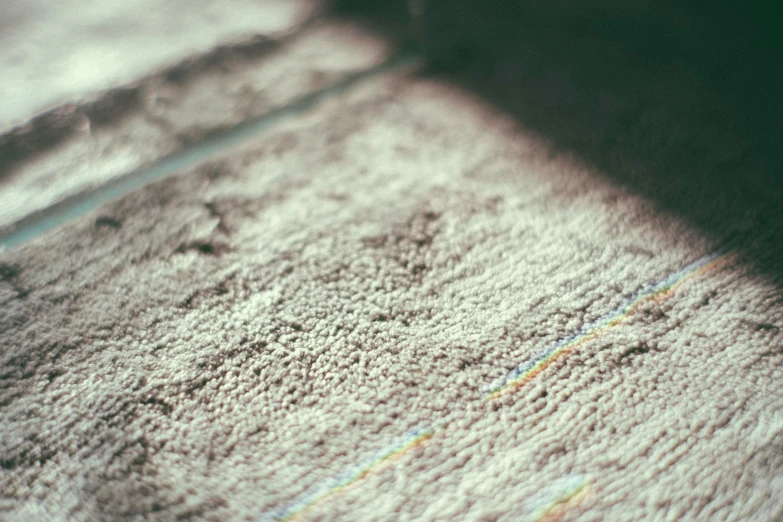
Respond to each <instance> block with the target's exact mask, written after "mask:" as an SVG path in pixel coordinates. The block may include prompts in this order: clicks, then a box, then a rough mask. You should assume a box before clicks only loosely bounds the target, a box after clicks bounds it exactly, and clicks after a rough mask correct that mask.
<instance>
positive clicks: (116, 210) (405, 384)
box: [0, 71, 783, 521]
mask: <svg viewBox="0 0 783 522" xmlns="http://www.w3.org/2000/svg"><path fill="white" fill-rule="evenodd" d="M612 146H614V147H618V146H622V144H619V145H617V144H615V145H612V144H607V147H608V148H611V147H612ZM728 154H731V152H729V153H728ZM737 154H741V151H740V152H737ZM708 197H709V193H708V192H705V196H704V198H708ZM708 204H709V205H711V207H710V208H711V211H712V212H714V213H715V214H723V215H729V216H730V218H731V219H730V221H731V222H732V223H734V225H733V226H732V227H727V228H726V229H725V230H723V231H722V232H721V233H715V231H710V233H707V232H705V231H704V229H703V228H698V227H696V226H695V225H694V224H693V223H691V222H689V221H688V220H686V219H683V217H682V215H679V214H674V213H668V212H666V211H664V210H662V208H661V205H659V204H657V203H656V202H655V201H651V200H650V199H649V198H645V197H642V196H640V195H638V194H636V193H634V192H633V191H631V190H630V189H628V188H624V187H623V186H621V185H620V184H618V183H615V182H614V180H613V179H612V178H610V177H607V176H606V175H605V174H604V173H602V172H601V171H600V170H599V169H598V168H597V167H594V166H590V165H588V164H586V163H585V162H583V161H582V160H580V159H578V158H576V157H574V156H572V155H569V154H568V153H566V152H564V151H563V150H562V149H561V148H559V147H556V146H554V145H553V144H552V143H551V142H550V141H548V140H547V139H545V138H544V137H542V136H540V135H539V134H537V133H536V132H533V131H532V130H531V129H529V128H526V127H525V126H524V125H523V124H520V123H519V122H517V121H515V120H513V119H512V118H511V117H509V116H508V115H506V114H504V113H503V112H501V111H498V110H496V109H494V108H492V107H491V106H490V105H489V104H487V103H486V102H485V101H482V100H481V99H479V98H478V97H476V96H475V95H473V94H470V93H468V92H467V91H465V90H462V89H460V88H458V87H456V86H453V85H451V84H449V83H447V82H445V81H444V80H442V79H439V78H437V77H435V76H432V75H429V74H423V73H418V72H416V71H414V72H399V73H396V74H389V75H386V76H384V77H381V78H376V79H374V80H371V81H367V82H365V84H364V85H362V86H361V87H360V88H358V89H356V90H354V91H353V92H351V93H349V94H346V95H344V96H342V97H341V98H339V99H336V100H332V101H328V102H326V103H325V104H323V105H322V106H321V107H319V108H318V109H317V110H315V111H312V112H310V113H308V114H305V115H303V116H299V117H297V118H293V119H290V120H288V121H287V122H284V123H282V124H280V125H278V126H277V127H275V128H274V129H273V130H269V131H267V132H265V133H263V134H261V135H259V136H257V137H256V138H253V139H252V140H250V141H248V142H247V143H245V144H243V145H240V146H237V147H235V148H234V149H232V150H230V151H226V152H225V153H224V154H223V155H222V156H220V157H218V158H216V159H213V160H210V161H208V162H207V163H206V164H202V165H200V166H198V167H195V168H193V169H190V170H188V171H183V172H181V173H180V174H178V175H176V176H174V177H171V178H168V179H165V180H163V181H159V182H156V183H154V184H152V185H149V186H147V187H145V188H143V189H140V190H137V191H135V192H133V193H132V194H130V195H127V196H125V197H123V198H121V199H120V200H119V201H117V202H115V203H111V204H108V205H105V206H103V207H101V208H100V209H99V210H97V211H94V212H92V213H90V214H88V215H86V216H83V217H81V218H79V219H77V220H75V221H73V222H71V223H69V224H67V225H65V226H63V227H61V228H58V229H57V230H55V231H54V232H52V233H49V234H47V235H44V236H43V237H40V238H38V239H36V240H35V241H32V242H30V243H28V244H26V245H24V246H21V247H19V248H15V249H11V250H8V251H6V252H3V253H2V254H0V255H2V257H1V258H0V276H1V279H0V468H1V469H0V518H2V519H3V520H9V521H30V520H161V521H163V520H180V519H182V520H214V521H223V520H293V519H299V520H509V521H511V520H555V519H560V520H588V521H589V520H621V521H624V520H680V519H682V520H765V521H766V520H780V519H781V516H783V495H781V491H783V388H782V387H781V379H782V378H783V367H782V366H781V364H782V363H783V334H782V333H781V328H782V327H783V294H782V293H781V292H782V290H781V287H780V284H779V281H778V280H777V279H776V273H775V272H774V271H772V272H770V271H769V270H768V269H766V268H764V267H767V268H768V267H770V266H773V267H774V266H777V267H779V266H780V265H779V261H778V260H777V259H770V254H769V245H770V244H777V243H776V242H778V241H779V240H780V237H781V234H783V229H781V228H780V226H779V224H778V223H779V221H775V222H766V223H762V222H760V221H759V219H757V217H756V215H755V214H753V213H747V212H744V213H743V212H739V211H737V209H736V207H735V206H733V203H732V201H731V200H726V201H705V200H701V201H700V200H697V199H694V200H693V205H694V206H702V207H704V206H705V205H708ZM732 212H733V214H732Z"/></svg>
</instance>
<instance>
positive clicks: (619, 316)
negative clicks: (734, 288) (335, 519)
mask: <svg viewBox="0 0 783 522" xmlns="http://www.w3.org/2000/svg"><path fill="white" fill-rule="evenodd" d="M735 250H736V249H735V248H734V247H733V246H726V247H724V248H721V249H720V250H718V251H716V252H714V253H712V254H709V255H707V256H704V257H702V258H700V259H698V260H696V261H694V262H693V263H691V264H689V265H687V266H686V267H685V268H683V269H681V270H679V271H677V272H674V273H673V274H671V275H669V276H667V277H665V278H664V279H662V280H660V281H658V282H656V283H652V284H650V285H647V286H645V287H642V288H641V289H639V290H638V291H637V292H635V293H634V294H632V295H631V296H629V297H627V298H625V299H624V300H623V301H622V302H621V303H620V305H619V306H617V307H616V308H615V309H614V310H612V311H611V312H609V313H607V314H605V315H603V316H601V317H599V318H598V319H596V320H595V321H592V322H590V323H587V324H585V325H583V326H582V327H581V328H579V329H578V330H577V331H575V332H573V333H571V334H569V335H567V336H566V337H563V338H562V339H560V340H558V341H556V342H555V343H553V344H552V345H551V346H550V347H549V348H547V349H545V350H542V351H541V352H539V353H537V354H536V355H534V356H533V357H531V358H530V359H528V360H527V361H525V362H524V363H522V364H520V365H519V366H517V367H516V368H514V369H513V370H512V371H511V372H510V373H509V374H508V375H506V376H505V377H504V378H502V379H500V380H499V381H496V382H495V383H494V384H493V385H491V386H490V387H489V388H488V390H489V391H488V393H487V395H486V396H485V400H487V401H488V400H492V399H495V398H497V397H500V396H501V395H505V394H506V393H509V392H511V391H514V390H516V389H518V388H520V387H521V386H523V385H525V384H526V383H527V382H529V381H530V380H532V379H533V378H534V377H536V376H537V375H538V374H540V373H541V372H543V371H544V370H545V369H546V368H547V367H548V366H549V365H550V364H552V363H553V362H554V361H556V360H557V359H559V358H560V357H563V356H564V355H566V354H568V353H570V352H572V351H574V350H575V349H576V348H578V347H579V346H580V345H582V344H584V343H586V342H588V341H590V340H592V339H595V338H596V337H598V336H600V335H601V334H603V333H605V332H607V331H608V330H610V329H612V328H614V327H615V326H617V325H619V324H621V323H622V322H623V321H625V320H627V319H628V318H630V317H631V316H632V315H633V314H634V312H635V311H636V310H637V309H638V308H639V306H641V305H642V304H644V303H646V302H649V301H653V300H657V299H661V298H665V297H668V296H669V295H671V294H672V292H673V291H674V290H675V289H676V288H677V287H678V286H680V285H682V284H683V283H684V282H685V281H687V280H688V279H691V278H692V277H695V276H697V275H699V274H701V273H704V272H707V271H708V270H711V269H713V268H715V267H717V266H718V265H719V264H721V263H722V262H723V261H725V260H726V259H727V258H728V257H729V256H730V255H731V254H732V253H734V251H735ZM446 428H447V426H446V425H441V426H439V427H437V428H425V429H415V430H413V431H411V432H409V433H408V435H407V436H405V437H403V438H401V439H400V440H398V441H397V442H395V443H394V444H392V445H390V446H388V447H386V448H385V449H384V450H382V451H380V452H378V453H377V454H376V455H375V456H374V457H373V458H371V459H368V460H366V461H365V462H364V463H362V464H359V465H357V466H354V467H352V468H350V469H349V470H347V471H346V472H344V473H343V474H341V475H338V476H336V477H333V478H332V479H330V480H328V481H326V482H325V483H323V484H320V485H318V486H316V487H314V488H312V489H310V490H307V491H305V492H304V493H302V494H301V495H300V496H298V497H296V498H295V499H294V500H292V501H291V502H289V503H288V504H285V505H283V506H281V507H278V508H275V509H273V510H271V511H268V512H266V513H265V514H264V515H262V516H261V518H259V519H258V520H257V522H271V521H283V520H292V519H294V518H297V517H298V516H300V515H303V514H304V513H305V512H306V511H307V510H308V509H310V508H312V507H313V506H315V505H317V504H319V503H320V502H322V501H324V500H326V499H327V498H329V497H331V496H333V495H335V494H337V493H339V492H342V491H345V490H346V489H347V488H349V487H351V486H352V485H354V484H356V483H358V482H360V481H361V480H362V479H364V478H366V477H368V476H369V475H371V474H372V473H373V472H374V471H376V470H379V469H380V468H382V467H383V465H384V464H386V463H388V462H390V461H392V460H394V459H395V458H399V457H401V456H402V455H404V454H405V453H407V452H408V451H410V450H412V449H413V448H415V447H418V446H420V445H422V444H424V443H425V442H426V441H427V440H429V439H431V438H432V437H433V436H434V434H435V433H436V432H441V431H443V430H444V429H446ZM575 477H576V478H579V477H581V476H575ZM589 488H590V484H589V482H587V481H586V480H583V478H582V479H580V480H579V481H576V482H573V481H572V482H571V485H570V486H569V487H567V488H564V489H563V491H561V493H562V494H561V495H560V496H558V497H557V498H555V499H553V500H551V501H550V502H549V503H548V504H545V505H543V504H542V505H541V506H539V508H540V509H539V508H537V509H536V510H535V513H537V514H538V515H536V517H534V518H535V519H536V520H547V519H549V518H551V517H552V516H557V515H556V513H555V512H557V513H559V512H560V511H561V510H562V509H566V508H565V507H564V506H571V505H574V504H575V503H578V502H581V501H582V499H583V498H584V496H586V495H587V494H588V492H589Z"/></svg>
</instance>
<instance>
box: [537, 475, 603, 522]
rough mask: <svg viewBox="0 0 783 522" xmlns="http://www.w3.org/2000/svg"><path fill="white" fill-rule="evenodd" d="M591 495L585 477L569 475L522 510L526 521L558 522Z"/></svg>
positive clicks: (588, 483) (546, 489) (542, 492)
mask: <svg viewBox="0 0 783 522" xmlns="http://www.w3.org/2000/svg"><path fill="white" fill-rule="evenodd" d="M589 493H590V482H589V481H588V480H587V478H586V477H585V476H584V475H578V474H576V475H569V476H567V477H563V478H562V479H560V480H558V481H556V482H555V483H553V484H552V485H551V486H549V487H547V488H545V489H544V490H543V491H541V492H540V493H539V494H538V495H537V496H536V497H535V498H533V499H531V500H530V501H528V502H526V503H525V505H524V506H523V508H522V512H523V514H524V516H525V520H536V521H549V520H557V519H558V518H560V517H562V515H563V514H565V512H566V511H568V510H569V509H571V508H574V507H576V506H577V505H579V504H581V503H582V501H584V499H585V498H586V497H587V495H588V494H589Z"/></svg>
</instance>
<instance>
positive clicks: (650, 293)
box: [486, 248, 733, 400]
mask: <svg viewBox="0 0 783 522" xmlns="http://www.w3.org/2000/svg"><path fill="white" fill-rule="evenodd" d="M732 252H733V249H731V248H725V249H721V250H718V251H717V252H715V253H713V254H710V255H707V256H704V257H702V258H701V259H699V260H697V261H694V262H693V263H691V264H690V265H688V266H686V267H685V268H683V269H682V270H680V271H678V272H675V273H673V274H671V275H669V276H668V277H666V278H665V279H663V280H661V281H659V282H657V283H653V284H651V285H648V286H646V287H643V288H641V289H640V290H639V291H637V292H636V293H635V294H633V295H631V296H630V297H628V298H626V299H625V300H623V302H622V303H621V304H620V306H618V307H617V308H615V309H614V310H612V311H611V312H609V313H607V314H606V315H604V316H602V317H600V318H598V319H597V320H595V321H593V322H592V323H588V324H586V325H584V326H582V327H581V328H579V329H578V330H577V331H576V332H573V333H571V334H570V335H568V336H566V337H563V338H562V339H560V340H558V341H557V342H555V343H554V344H553V345H551V346H550V347H549V348H547V349H545V350H543V351H541V352H539V353H537V354H536V355H534V356H533V357H531V358H530V359H528V360H527V361H525V362H524V363H522V364H520V365H519V366H517V367H516V368H514V369H513V370H512V371H511V372H510V373H509V374H508V375H506V376H505V377H504V378H503V379H501V380H500V381H498V382H496V383H495V384H493V385H492V386H491V387H490V389H489V392H488V393H487V397H486V399H487V400H492V399H496V398H498V397H500V396H502V395H505V394H507V393H510V392H513V391H514V390H516V389H518V388H520V387H522V386H524V385H525V384H527V383H528V382H530V381H531V380H532V379H533V378H535V377H536V375H538V374H539V373H541V372H543V371H544V370H545V369H546V368H547V367H548V366H549V365H550V364H552V363H553V362H555V361H556V360H558V359H560V358H561V357H563V356H565V355H567V354H569V353H570V352H572V351H574V350H576V349H577V348H578V347H579V346H581V345H583V344H584V343H586V342H588V341H591V340H593V339H595V338H597V337H599V336H601V335H602V334H604V333H606V332H608V331H609V330H610V329H612V328H614V327H615V326H618V325H620V324H621V323H622V322H623V321H625V320H626V319H629V318H630V317H631V316H633V314H634V313H635V312H636V310H638V309H639V307H640V306H641V305H643V304H644V303H646V302H648V301H655V300H659V299H663V298H666V297H669V296H670V295H671V294H672V292H674V290H675V289H676V288H677V287H678V286H680V285H681V284H683V283H684V282H685V281H687V280H688V279H690V278H692V277H695V276H696V275H698V274H701V273H703V272H706V271H708V270H710V269H712V268H714V267H716V266H717V265H719V264H720V263H721V262H722V261H724V260H725V259H726V258H727V257H728V256H729V255H730V254H731V253H732Z"/></svg>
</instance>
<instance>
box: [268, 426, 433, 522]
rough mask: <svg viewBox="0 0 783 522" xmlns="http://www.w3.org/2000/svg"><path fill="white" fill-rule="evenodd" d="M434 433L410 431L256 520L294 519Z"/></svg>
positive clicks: (419, 430) (428, 430) (424, 440)
mask: <svg viewBox="0 0 783 522" xmlns="http://www.w3.org/2000/svg"><path fill="white" fill-rule="evenodd" d="M433 434H434V430H432V429H428V428H425V429H416V430H413V431H411V432H410V433H409V434H408V435H407V436H406V437H403V438H402V439H400V440H399V441H397V442H395V443H394V444H392V445H390V446H388V447H387V448H384V449H383V450H382V451H380V452H378V453H377V454H376V455H375V456H374V457H373V458H371V459H368V460H367V461H366V462H364V463H363V464H360V465H358V466H356V467H353V468H351V469H349V470H348V471H346V472H345V473H343V474H342V475H338V476H336V477H334V478H332V479H331V480H330V481H328V482H326V483H324V484H321V485H319V486H318V487H316V488H314V489H312V490H310V491H306V492H305V493H303V494H302V495H300V496H299V497H297V498H296V499H294V500H293V501H292V502H291V503H289V504H288V505H286V506H283V507H280V508H278V509H275V510H273V511H271V512H269V513H266V514H265V515H263V516H262V517H261V518H259V519H258V522H266V521H271V520H293V519H295V518H296V517H297V516H299V515H302V514H304V512H305V511H307V510H308V509H309V508H311V507H313V506H315V505H316V504H318V503H319V502H322V501H324V500H326V499H327V498H329V497H331V496H332V495H334V494H336V493H339V492H341V491H343V490H345V489H347V488H349V487H351V486H352V485H353V484H355V483H357V482H359V481H360V480H362V479H364V478H366V477H368V476H369V475H370V474H372V473H373V472H374V471H377V470H378V469H380V468H381V467H383V465H384V464H387V463H389V462H391V461H393V460H394V459H396V458H399V457H401V456H403V455H405V454H406V453H407V452H409V451H410V450H412V449H413V448H416V447H418V446H420V445H422V444H424V443H425V442H426V441H428V440H429V439H431V438H432V436H433Z"/></svg>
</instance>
